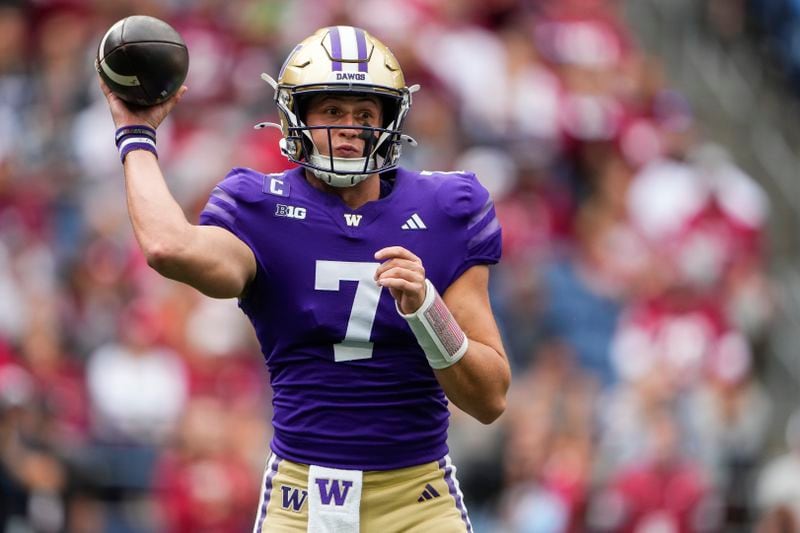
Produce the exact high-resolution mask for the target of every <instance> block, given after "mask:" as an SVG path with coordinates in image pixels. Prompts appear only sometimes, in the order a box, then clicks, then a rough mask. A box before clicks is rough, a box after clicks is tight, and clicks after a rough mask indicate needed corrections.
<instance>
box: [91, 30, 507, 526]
mask: <svg viewBox="0 0 800 533" xmlns="http://www.w3.org/2000/svg"><path fill="white" fill-rule="evenodd" d="M262 78H263V79H264V80H265V81H267V82H268V83H269V84H270V85H271V86H272V89H273V90H274V91H275V102H276V105H277V107H278V111H279V116H280V124H262V125H261V126H267V127H276V128H280V129H281V131H282V135H283V138H282V141H281V149H282V151H283V153H284V154H285V155H286V157H287V158H288V159H289V160H290V161H292V162H294V163H297V165H298V166H297V167H295V168H293V169H291V170H288V171H286V172H283V173H279V174H263V173H260V172H258V171H256V170H251V169H246V168H235V169H233V170H231V171H230V172H229V173H228V175H227V176H226V177H225V178H224V179H222V181H220V182H219V184H218V185H217V186H216V187H215V188H214V190H213V191H212V193H211V195H210V198H209V200H208V203H207V204H206V206H205V208H204V210H203V212H202V214H201V216H200V221H199V224H192V223H190V222H189V221H187V219H186V217H185V215H184V213H183V212H182V210H181V208H180V207H179V205H178V204H177V203H176V201H175V200H174V199H173V197H172V196H171V194H170V192H169V190H168V188H167V186H166V184H165V181H164V178H163V175H162V173H161V170H160V168H159V165H158V160H157V158H156V156H155V152H156V149H155V130H156V128H157V127H158V125H159V124H160V123H161V121H162V120H163V119H164V117H166V116H167V114H168V113H169V112H170V110H171V109H172V108H173V106H174V105H175V104H176V103H177V102H178V101H179V100H180V98H181V96H182V95H183V93H184V92H185V90H186V88H185V87H184V88H182V89H181V91H179V92H178V94H177V95H176V96H175V97H173V98H172V99H170V100H168V101H167V102H165V103H163V104H161V105H158V106H155V107H150V108H144V109H139V108H137V109H132V108H130V107H128V106H126V105H125V103H124V102H122V101H121V100H119V99H118V98H117V97H115V96H114V95H113V94H112V93H111V92H110V90H109V89H108V88H107V87H105V86H103V85H102V82H101V86H102V87H103V90H104V92H105V94H106V97H107V98H108V102H109V106H110V109H111V114H112V116H113V119H114V122H115V124H116V126H117V128H118V130H117V136H116V140H117V145H118V147H119V150H120V156H121V158H122V161H123V167H124V173H125V184H126V185H125V186H126V193H127V200H128V210H129V213H130V219H131V223H132V225H133V229H134V232H135V235H136V238H137V240H138V243H139V245H140V247H141V249H142V251H143V253H144V254H145V256H146V258H147V261H148V263H149V264H150V265H151V266H152V267H153V268H154V269H156V270H157V271H158V272H160V273H161V274H162V275H164V276H166V277H168V278H171V279H174V280H178V281H181V282H184V283H187V284H189V285H191V286H193V287H195V288H197V289H198V290H200V291H201V292H203V293H205V294H207V295H209V296H212V297H218V298H233V297H236V298H238V301H239V306H240V307H241V309H242V311H243V312H244V313H245V314H246V315H247V316H248V318H249V319H250V321H251V323H252V324H253V326H254V328H255V331H256V335H257V337H258V340H259V342H260V345H261V349H262V352H263V355H264V358H265V360H266V364H267V366H268V369H269V373H270V380H271V384H272V389H273V400H272V401H273V407H274V409H273V412H274V416H273V421H272V422H273V427H274V437H273V439H272V442H271V445H270V448H271V453H270V455H269V459H268V461H267V466H266V469H265V472H264V479H263V484H262V486H261V487H260V491H261V501H260V504H259V507H258V509H257V510H256V516H255V525H254V529H253V530H254V532H256V533H259V532H273V531H352V532H357V531H365V532H370V531H380V532H392V531H398V532H399V531H403V532H406V531H419V532H431V531H436V532H464V531H471V530H472V527H471V525H470V521H469V517H468V515H467V510H466V508H465V506H464V502H463V498H462V494H461V492H460V489H459V486H458V481H457V480H456V476H455V467H454V466H453V464H452V462H451V461H450V458H449V457H448V449H447V428H448V407H447V406H448V400H449V401H451V402H453V403H454V404H455V405H457V406H458V407H459V408H461V409H462V410H464V411H465V412H467V413H469V414H470V415H471V416H473V417H475V418H476V419H478V420H480V421H481V422H483V423H486V424H488V423H491V422H492V421H494V420H495V419H496V418H497V417H498V416H500V414H501V413H502V412H503V410H504V408H505V401H506V400H505V397H506V391H507V389H508V386H509V381H510V371H509V366H508V362H507V359H506V356H505V352H504V349H503V345H502V342H501V339H500V334H499V332H498V329H497V326H496V324H495V320H494V317H493V315H492V310H491V307H490V304H489V296H488V279H489V268H488V265H490V264H493V263H496V262H497V261H498V260H499V258H500V226H499V223H498V221H497V218H496V216H495V211H494V206H493V204H492V201H491V198H490V197H489V194H488V192H487V191H486V189H484V188H483V187H482V186H481V185H480V183H479V182H478V180H477V179H476V177H475V176H474V175H473V174H471V173H469V172H412V171H409V170H406V169H404V168H402V167H399V166H398V159H399V156H400V151H401V148H402V146H403V145H404V144H407V143H411V144H413V143H414V141H413V140H412V139H411V138H410V137H408V136H407V135H405V134H403V133H402V126H403V121H404V119H405V117H406V114H407V113H408V112H409V109H410V108H411V102H412V93H413V92H414V91H415V90H416V89H417V88H418V87H416V86H412V87H407V86H406V85H405V81H404V78H403V73H402V70H401V68H400V65H399V64H398V63H397V60H396V59H395V57H394V56H393V55H392V53H391V52H390V51H389V49H388V48H386V47H385V46H384V45H383V44H382V43H381V42H380V41H378V40H377V39H375V38H374V37H373V36H371V35H370V34H369V33H367V32H366V31H364V30H362V29H360V28H354V27H350V26H335V27H330V28H323V29H320V30H318V31H317V32H316V33H315V34H314V35H312V36H311V37H309V38H307V39H305V40H304V41H303V42H301V43H300V44H299V45H297V46H296V47H295V48H294V50H293V51H292V52H291V53H290V55H289V57H288V58H287V59H286V62H285V63H284V65H283V67H282V69H281V71H280V74H279V75H278V78H277V80H275V79H273V78H271V77H270V76H268V75H266V74H264V75H262Z"/></svg>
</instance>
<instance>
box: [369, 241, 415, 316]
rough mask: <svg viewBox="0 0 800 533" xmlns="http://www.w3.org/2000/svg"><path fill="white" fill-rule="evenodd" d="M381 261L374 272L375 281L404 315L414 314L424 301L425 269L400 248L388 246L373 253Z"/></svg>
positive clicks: (413, 256) (412, 256)
mask: <svg viewBox="0 0 800 533" xmlns="http://www.w3.org/2000/svg"><path fill="white" fill-rule="evenodd" d="M375 259H377V260H379V261H383V263H381V265H380V266H379V267H378V270H377V271H376V272H375V281H376V282H377V283H378V285H380V286H382V287H386V288H388V289H389V292H390V293H391V294H392V298H394V299H395V301H397V307H398V308H399V309H400V311H402V312H403V313H404V314H410V313H413V312H415V311H416V310H417V309H419V308H420V307H421V306H422V302H424V301H425V267H423V266H422V260H421V259H420V258H419V257H417V256H416V255H414V254H412V253H411V252H410V251H408V250H407V249H405V248H403V247H402V246H388V247H386V248H381V249H380V250H378V251H377V252H375Z"/></svg>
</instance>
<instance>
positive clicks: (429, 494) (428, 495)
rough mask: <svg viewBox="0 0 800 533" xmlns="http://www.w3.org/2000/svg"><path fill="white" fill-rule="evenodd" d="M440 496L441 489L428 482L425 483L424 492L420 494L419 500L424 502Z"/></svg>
mask: <svg viewBox="0 0 800 533" xmlns="http://www.w3.org/2000/svg"><path fill="white" fill-rule="evenodd" d="M439 496H440V494H439V491H438V490H436V489H435V488H433V485H431V484H430V483H428V484H427V485H425V490H423V491H422V494H421V495H420V497H419V498H417V501H418V502H420V503H422V502H424V501H428V500H432V499H434V498H438V497H439Z"/></svg>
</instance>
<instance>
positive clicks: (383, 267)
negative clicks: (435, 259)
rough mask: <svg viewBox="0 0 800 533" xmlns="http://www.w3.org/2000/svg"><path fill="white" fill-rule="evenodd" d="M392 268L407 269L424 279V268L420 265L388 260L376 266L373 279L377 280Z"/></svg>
mask: <svg viewBox="0 0 800 533" xmlns="http://www.w3.org/2000/svg"><path fill="white" fill-rule="evenodd" d="M393 268H403V269H407V270H410V271H412V272H416V273H418V274H419V275H420V276H422V277H423V278H424V277H425V268H424V267H423V266H422V263H417V262H415V261H410V260H408V259H390V260H389V261H386V262H384V263H381V264H380V265H379V266H378V268H377V269H376V270H375V279H378V278H379V277H380V276H381V275H383V273H384V272H386V271H388V270H390V269H393Z"/></svg>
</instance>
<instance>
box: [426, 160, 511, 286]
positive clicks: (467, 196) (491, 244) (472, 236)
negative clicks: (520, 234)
mask: <svg viewBox="0 0 800 533" xmlns="http://www.w3.org/2000/svg"><path fill="white" fill-rule="evenodd" d="M437 201H438V202H439V205H440V206H441V207H442V209H443V210H444V211H445V212H446V213H447V214H448V215H449V216H451V217H453V218H455V219H457V220H458V221H459V225H460V226H461V227H462V228H463V239H464V241H465V243H466V247H465V248H466V249H465V255H464V259H463V262H462V264H461V265H460V267H459V269H458V272H457V275H456V278H457V277H458V276H460V275H461V274H463V273H464V271H466V270H467V269H468V268H470V267H471V266H474V265H478V264H495V263H497V262H498V261H499V260H500V255H501V253H502V245H501V236H502V233H501V228H500V221H499V220H498V219H497V214H496V213H495V209H494V202H493V201H492V198H491V196H490V195H489V191H487V190H486V188H485V187H484V186H483V185H481V183H480V182H479V181H478V178H477V177H476V176H475V174H472V173H470V172H462V173H458V174H454V175H452V176H451V177H450V179H448V180H447V181H446V182H445V183H443V184H442V186H441V187H440V188H439V191H438V193H437Z"/></svg>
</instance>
